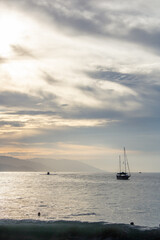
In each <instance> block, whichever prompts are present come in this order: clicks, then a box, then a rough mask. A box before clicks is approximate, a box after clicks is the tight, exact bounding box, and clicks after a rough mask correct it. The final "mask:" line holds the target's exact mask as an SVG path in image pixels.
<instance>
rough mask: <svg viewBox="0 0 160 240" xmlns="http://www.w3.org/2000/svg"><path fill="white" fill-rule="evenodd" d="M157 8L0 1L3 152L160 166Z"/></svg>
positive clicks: (143, 0)
mask: <svg viewBox="0 0 160 240" xmlns="http://www.w3.org/2000/svg"><path fill="white" fill-rule="evenodd" d="M159 8H160V3H159V1H158V0H157V1H156V0H153V1H149V0H137V1H134V2H132V3H131V2H130V1H128V0H122V1H118V0H107V1H105V0H100V1H97V0H87V1H86V0H67V1H62V0H54V1H53V0H0V31H1V32H0V34H1V39H0V83H1V88H0V143H1V147H0V153H1V155H8V156H20V157H23V158H29V157H46V156H48V157H53V158H57V159H62V158H63V159H74V160H82V161H84V162H86V163H89V164H91V165H94V166H96V167H100V168H102V169H104V170H110V171H117V161H118V155H119V154H121V149H122V148H123V146H126V148H127V152H128V155H129V158H130V162H131V169H132V170H133V171H160V161H159V156H160V150H159V142H160V126H159V119H160V108H159V102H160V94H159V93H160V79H159V75H160V68H159V66H160V40H159V39H160V28H159V26H160V17H159Z"/></svg>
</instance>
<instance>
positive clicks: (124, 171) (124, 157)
mask: <svg viewBox="0 0 160 240" xmlns="http://www.w3.org/2000/svg"><path fill="white" fill-rule="evenodd" d="M124 169H125V171H124V172H125V173H126V150H125V147H124Z"/></svg>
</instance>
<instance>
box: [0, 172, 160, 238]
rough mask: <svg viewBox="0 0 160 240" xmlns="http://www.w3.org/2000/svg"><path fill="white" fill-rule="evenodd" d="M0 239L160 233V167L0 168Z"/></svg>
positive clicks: (108, 236)
mask: <svg viewBox="0 0 160 240" xmlns="http://www.w3.org/2000/svg"><path fill="white" fill-rule="evenodd" d="M0 239H1V240H3V239H4V240H8V239H11V240H12V239H16V240H18V239H25V240H29V239H40V240H41V239H57V240H58V239H66V240H67V239H94V240H96V239H108V240H113V239H116V240H121V239H123V240H125V239H126V240H127V239H136V240H140V239H141V240H143V239H146V240H147V239H150V240H159V239H160V173H143V172H142V173H132V176H131V178H130V180H117V179H116V173H106V172H102V173H64V172H51V173H50V175H47V173H45V172H0Z"/></svg>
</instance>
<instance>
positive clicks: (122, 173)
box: [116, 148, 131, 180]
mask: <svg viewBox="0 0 160 240" xmlns="http://www.w3.org/2000/svg"><path fill="white" fill-rule="evenodd" d="M123 164H124V170H123V171H122V170H121V159H120V156H119V170H120V171H119V172H118V173H117V174H116V177H117V179H118V180H128V179H129V178H130V177H131V174H130V169H129V164H128V159H127V155H126V150H125V148H124V161H123ZM127 171H128V172H127Z"/></svg>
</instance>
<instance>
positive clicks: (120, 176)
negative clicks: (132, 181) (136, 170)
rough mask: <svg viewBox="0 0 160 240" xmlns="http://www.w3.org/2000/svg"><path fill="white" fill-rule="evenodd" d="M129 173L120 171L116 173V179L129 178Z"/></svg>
mask: <svg viewBox="0 0 160 240" xmlns="http://www.w3.org/2000/svg"><path fill="white" fill-rule="evenodd" d="M130 176H131V175H130V174H128V173H125V172H120V173H117V175H116V177H117V179H118V180H128V179H129V178H130Z"/></svg>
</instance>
